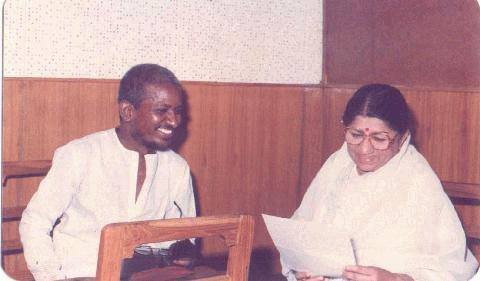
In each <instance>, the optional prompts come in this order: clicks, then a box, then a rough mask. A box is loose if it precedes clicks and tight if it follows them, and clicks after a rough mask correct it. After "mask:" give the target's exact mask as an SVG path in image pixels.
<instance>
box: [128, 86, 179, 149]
mask: <svg viewBox="0 0 480 281" xmlns="http://www.w3.org/2000/svg"><path fill="white" fill-rule="evenodd" d="M183 110H184V107H183V101H182V93H181V92H180V90H179V89H178V87H176V86H174V85H172V84H162V85H147V86H146V87H145V96H144V97H143V98H142V101H141V102H140V103H139V104H138V106H137V108H135V109H134V115H133V118H132V123H131V125H132V137H133V139H134V140H135V142H136V143H137V145H139V146H140V148H141V149H142V150H143V149H145V150H146V151H147V152H148V153H153V152H154V151H156V150H166V149H168V148H169V147H170V145H171V144H172V141H173V139H174V136H175V133H176V130H177V128H178V126H180V124H181V122H182V115H183Z"/></svg>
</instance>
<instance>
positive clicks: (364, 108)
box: [342, 84, 415, 140]
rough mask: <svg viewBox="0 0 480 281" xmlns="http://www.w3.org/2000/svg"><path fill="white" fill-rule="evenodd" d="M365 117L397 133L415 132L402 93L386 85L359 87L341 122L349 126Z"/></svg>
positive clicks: (412, 118)
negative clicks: (377, 121)
mask: <svg viewBox="0 0 480 281" xmlns="http://www.w3.org/2000/svg"><path fill="white" fill-rule="evenodd" d="M357 116H366V117H375V118H378V119H381V120H383V121H384V122H385V123H387V125H388V126H389V127H390V128H391V129H392V130H394V131H396V132H397V133H399V134H401V135H403V134H404V133H405V132H406V131H410V134H412V138H411V139H412V140H413V133H414V132H415V117H414V116H413V114H412V112H411V110H410V108H409V107H408V105H407V102H406V101H405V98H404V97H403V95H402V93H401V92H400V91H399V90H398V89H397V88H395V87H392V86H390V85H386V84H369V85H365V86H362V87H360V88H359V89H358V90H357V91H356V92H355V93H354V94H353V96H352V97H351V98H350V100H349V101H348V103H347V106H346V108H345V112H344V113H343V117H342V122H343V124H344V125H345V126H348V125H350V124H351V123H352V122H353V120H354V119H355V117H357Z"/></svg>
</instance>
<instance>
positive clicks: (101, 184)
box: [19, 129, 196, 280]
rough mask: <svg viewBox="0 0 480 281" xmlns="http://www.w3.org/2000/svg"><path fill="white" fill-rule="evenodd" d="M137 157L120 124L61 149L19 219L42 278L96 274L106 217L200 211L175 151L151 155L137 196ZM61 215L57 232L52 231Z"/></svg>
mask: <svg viewBox="0 0 480 281" xmlns="http://www.w3.org/2000/svg"><path fill="white" fill-rule="evenodd" d="M138 157H139V154H138V153H137V152H134V151H131V150H127V149H126V148H124V146H123V145H122V144H121V143H120V140H119V139H118V137H117V134H116V133H115V130H114V129H110V130H107V131H102V132H98V133H94V134H91V135H88V136H86V137H83V138H81V139H78V140H74V141H72V142H70V143H68V144H67V145H65V146H63V147H60V148H58V149H57V150H56V151H55V154H54V157H53V163H52V167H51V169H50V171H49V172H48V174H47V176H46V177H45V178H44V179H43V180H42V182H41V183H40V186H39V188H38V191H37V192H36V193H35V194H34V196H33V197H32V199H31V201H30V202H29V204H28V206H27V208H26V209H25V211H24V212H23V216H22V220H21V222H20V227H19V230H20V237H21V240H22V244H23V247H24V254H25V259H26V261H27V265H28V268H29V269H30V271H31V272H32V274H33V275H34V277H35V279H36V280H55V279H64V278H72V277H79V276H95V273H96V266H97V257H98V246H99V241H100V232H101V230H102V227H103V226H105V225H106V224H109V223H113V222H125V221H138V220H150V219H164V218H176V217H179V216H180V212H182V214H183V217H193V216H195V215H196V211H195V202H194V194H193V189H192V182H191V177H190V169H189V167H188V165H187V163H186V162H185V160H184V159H183V158H181V157H180V156H179V155H177V154H176V153H175V152H173V151H164V152H157V153H156V154H148V155H145V161H146V178H145V181H144V184H143V186H142V189H141V192H140V194H139V195H138V198H137V200H135V194H136V185H137V170H138ZM175 203H176V205H178V206H179V207H180V208H181V211H180V210H179V208H178V207H177V206H175ZM60 216H61V221H60V223H59V224H58V225H57V226H56V227H55V228H54V231H53V239H52V237H51V236H50V235H49V233H50V231H51V229H52V227H53V225H54V223H55V221H56V220H57V218H58V217H60ZM167 243H168V242H167ZM164 246H168V244H164Z"/></svg>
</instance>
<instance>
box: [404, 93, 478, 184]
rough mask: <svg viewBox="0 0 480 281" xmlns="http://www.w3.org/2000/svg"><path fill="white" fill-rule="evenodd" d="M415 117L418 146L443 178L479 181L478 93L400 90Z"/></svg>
mask: <svg viewBox="0 0 480 281" xmlns="http://www.w3.org/2000/svg"><path fill="white" fill-rule="evenodd" d="M402 91H403V92H404V94H405V98H406V99H407V102H408V103H409V104H410V106H411V108H412V110H413V111H414V113H415V115H416V117H417V120H418V132H417V138H416V139H417V142H418V148H419V150H420V151H421V152H422V154H424V156H425V157H426V158H427V159H428V161H429V162H430V165H431V166H432V167H433V169H434V170H435V171H436V172H437V173H438V175H439V177H440V178H441V179H442V180H444V181H451V182H460V183H479V182H480V146H479V144H480V121H479V120H480V92H443V91H415V90H402Z"/></svg>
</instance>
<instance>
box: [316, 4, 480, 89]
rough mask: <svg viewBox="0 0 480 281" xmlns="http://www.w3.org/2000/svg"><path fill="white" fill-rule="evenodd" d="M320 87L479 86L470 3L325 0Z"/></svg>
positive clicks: (478, 37)
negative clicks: (355, 85) (364, 85)
mask: <svg viewBox="0 0 480 281" xmlns="http://www.w3.org/2000/svg"><path fill="white" fill-rule="evenodd" d="M324 3H325V8H324V10H325V12H324V18H325V20H324V21H325V29H324V30H325V32H324V40H325V49H324V50H325V52H324V58H325V60H324V61H325V73H324V82H325V83H336V84H364V83H372V82H383V83H390V84H396V85H404V86H409V87H417V88H418V87H426V88H433V89H439V90H445V89H478V88H479V87H480V52H479V51H478V50H479V49H480V33H479V32H478V30H480V6H479V5H478V2H477V1H476V0H423V1H383V0H360V1H349V0H325V2H324Z"/></svg>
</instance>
